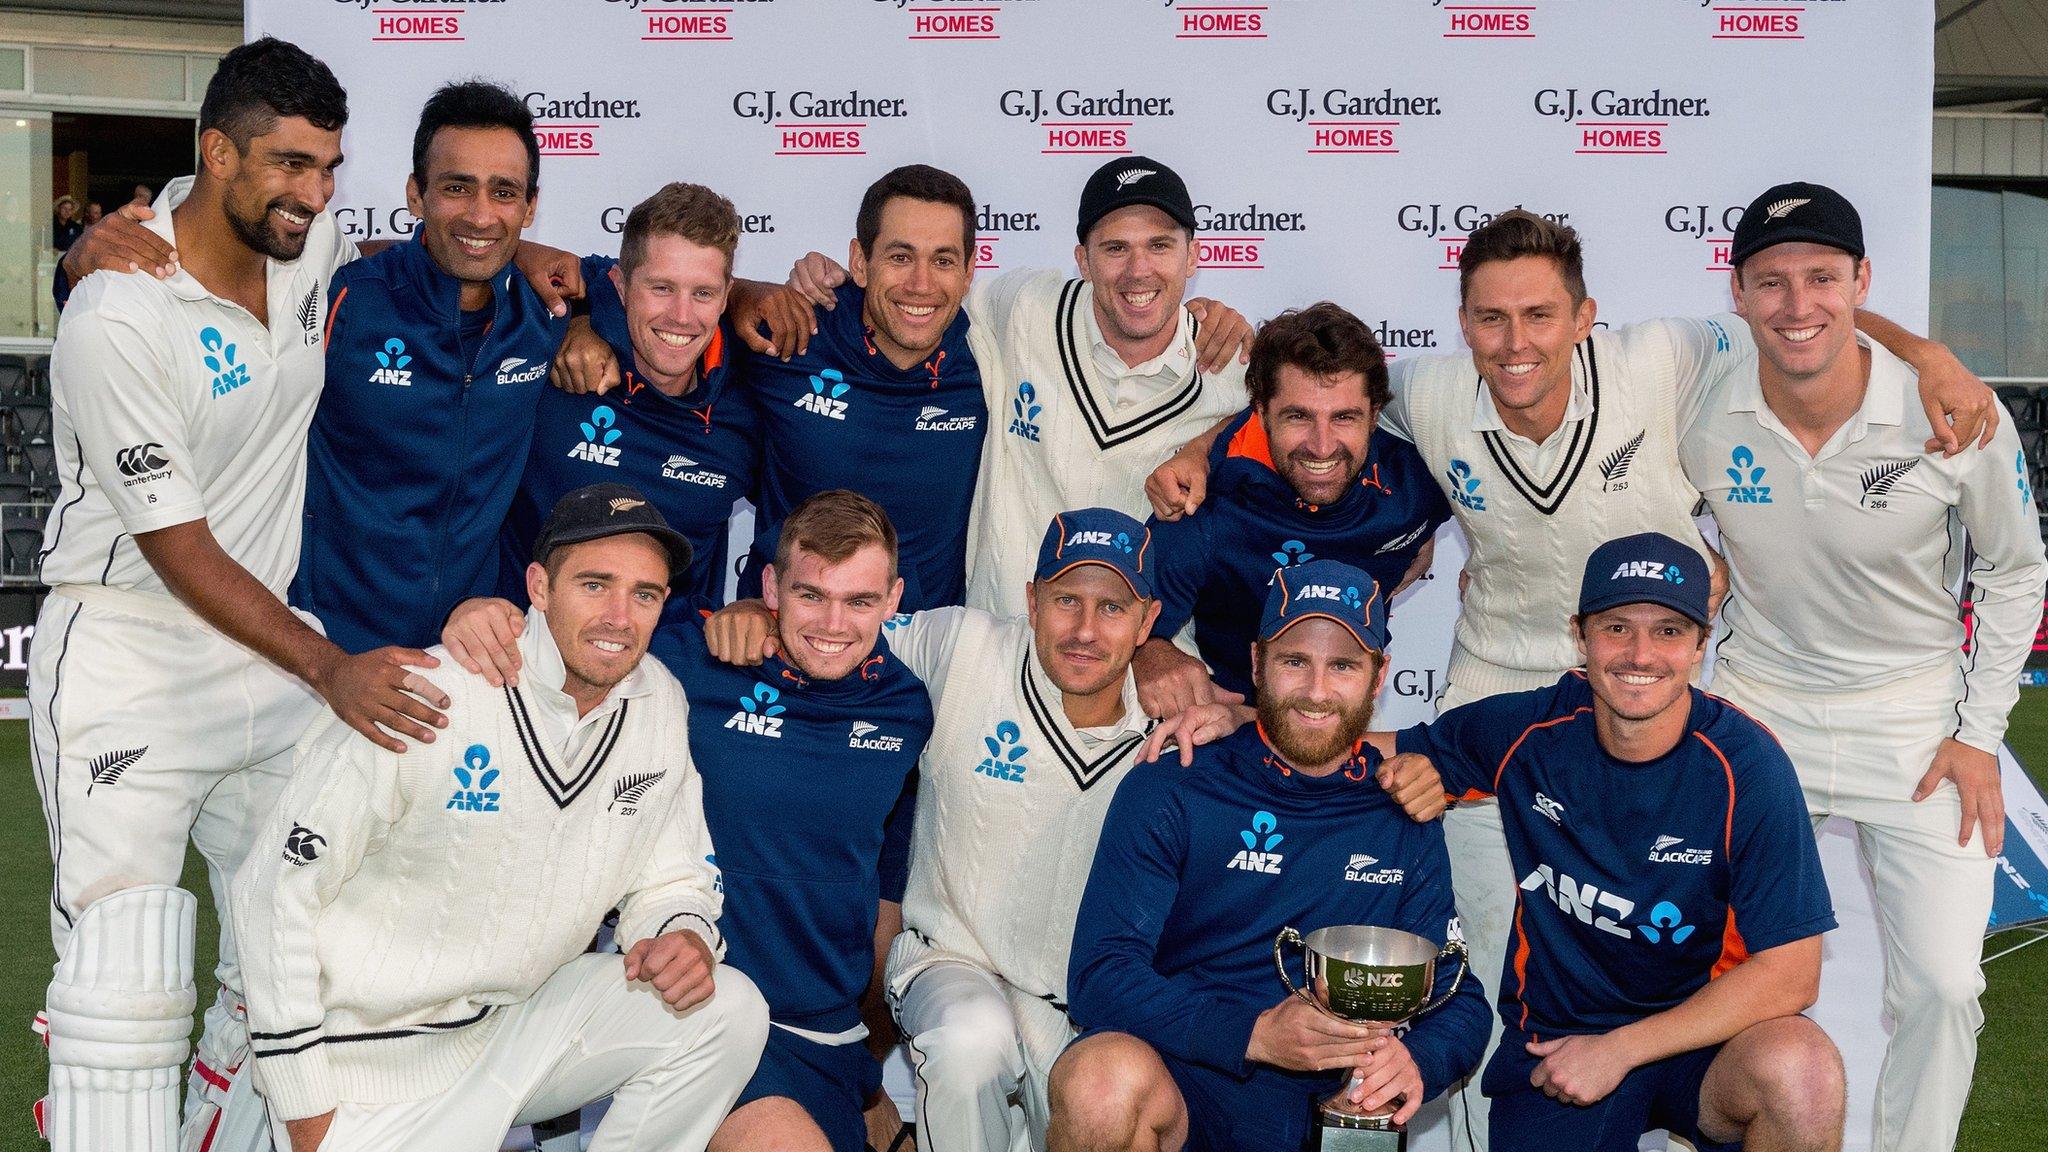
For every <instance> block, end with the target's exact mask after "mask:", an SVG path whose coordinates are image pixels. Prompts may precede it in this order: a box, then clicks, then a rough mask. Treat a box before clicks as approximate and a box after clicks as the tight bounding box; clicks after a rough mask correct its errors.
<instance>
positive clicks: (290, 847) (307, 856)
mask: <svg viewBox="0 0 2048 1152" xmlns="http://www.w3.org/2000/svg"><path fill="white" fill-rule="evenodd" d="M326 848H327V837H325V836H322V835H321V834H319V833H318V832H315V831H313V830H312V829H311V828H308V827H306V826H305V825H304V824H293V825H292V830H291V831H290V832H289V833H288V834H286V836H285V838H284V862H285V863H287V864H291V865H294V866H296V867H299V868H304V867H305V866H306V865H308V864H311V863H312V862H313V861H315V860H318V859H319V858H320V853H321V852H322V851H324V850H325V849H326Z"/></svg>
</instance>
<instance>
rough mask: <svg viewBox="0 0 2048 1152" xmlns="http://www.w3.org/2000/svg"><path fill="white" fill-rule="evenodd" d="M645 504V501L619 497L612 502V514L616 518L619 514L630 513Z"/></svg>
mask: <svg viewBox="0 0 2048 1152" xmlns="http://www.w3.org/2000/svg"><path fill="white" fill-rule="evenodd" d="M646 503H647V501H645V500H635V499H633V498H632V497H630V496H619V497H616V498H614V499H613V500H612V514H613V515H614V516H616V515H618V514H619V513H621V512H630V511H632V510H633V509H635V508H639V507H641V506H643V505H645V504H646Z"/></svg>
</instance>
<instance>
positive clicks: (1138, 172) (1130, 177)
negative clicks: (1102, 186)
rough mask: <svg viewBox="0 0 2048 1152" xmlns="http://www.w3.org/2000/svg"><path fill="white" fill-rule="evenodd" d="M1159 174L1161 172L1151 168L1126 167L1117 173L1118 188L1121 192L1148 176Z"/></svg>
mask: <svg viewBox="0 0 2048 1152" xmlns="http://www.w3.org/2000/svg"><path fill="white" fill-rule="evenodd" d="M1157 175H1159V173H1158V172H1156V171H1154V170H1152V169H1150V168H1126V169H1124V170H1123V171H1121V172H1119V173H1117V174H1116V190H1117V191H1119V192H1121V191H1123V190H1124V189H1126V188H1128V187H1130V186H1131V185H1133V184H1136V183H1137V182H1138V181H1140V180H1143V179H1144V178H1145V177H1147V176H1157Z"/></svg>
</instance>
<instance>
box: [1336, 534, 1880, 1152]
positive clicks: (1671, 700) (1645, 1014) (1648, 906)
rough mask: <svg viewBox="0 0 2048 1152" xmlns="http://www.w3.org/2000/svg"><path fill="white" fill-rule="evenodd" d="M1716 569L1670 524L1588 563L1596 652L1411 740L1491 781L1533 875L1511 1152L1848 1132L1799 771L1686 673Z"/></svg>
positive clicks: (1514, 986) (1778, 1145)
mask: <svg viewBox="0 0 2048 1152" xmlns="http://www.w3.org/2000/svg"><path fill="white" fill-rule="evenodd" d="M1707 574H1708V569H1707V562H1706V559H1705V558H1704V557H1703V556H1701V555H1700V553H1699V552H1698V551H1697V550H1695V549H1693V548H1690V547H1687V546H1686V545H1684V544H1681V543H1679V542H1678V541H1676V540H1673V539H1672V538H1670V537H1668V536H1664V535H1661V534H1659V533H1654V532H1646V533H1642V534H1640V535H1635V536H1628V537H1624V538H1622V539H1619V540H1611V541H1609V542H1607V543H1606V544H1603V545H1601V546H1600V547H1599V548H1598V549H1596V550H1595V551H1594V552H1593V554H1592V556H1591V558H1590V559H1588V560H1587V562H1586V571H1585V576H1584V579H1583V580H1582V582H1581V584H1580V589H1579V611H1578V613H1577V615H1576V616H1575V617H1574V618H1573V621H1572V623H1573V625H1574V630H1575V632H1576V634H1577V636H1578V643H1579V648H1580V651H1581V652H1582V654H1583V655H1584V657H1585V662H1586V663H1585V668H1584V669H1583V670H1577V669H1575V670H1573V671H1571V672H1567V673H1566V674H1565V675H1564V676H1563V677H1562V678H1561V679H1559V680H1558V682H1557V683H1556V684H1554V685H1552V686H1551V687H1548V688H1541V689H1537V690H1535V691H1532V692H1515V693H1508V694H1505V695H1499V696H1492V697H1489V698H1487V699H1485V700H1480V701H1477V702H1475V703H1472V704H1467V705H1465V706H1463V707H1459V708H1453V709H1451V710H1450V711H1448V712H1446V713H1444V715H1443V716H1442V717H1440V718H1439V719H1438V720H1437V721H1436V722H1435V723H1433V724H1429V725H1421V726H1417V727H1414V728H1410V729H1408V730H1406V731H1403V732H1402V733H1400V734H1399V736H1398V738H1396V737H1394V736H1393V735H1392V734H1391V733H1375V734H1374V735H1373V736H1372V737H1371V739H1372V741H1373V742H1374V743H1376V744H1377V745H1378V746H1379V747H1380V748H1381V749H1382V750H1383V751H1391V750H1392V749H1394V748H1395V747H1398V748H1399V750H1400V751H1403V752H1419V753H1422V754H1424V755H1427V756H1428V757H1429V758H1430V760H1431V761H1432V762H1433V763H1434V764H1435V765H1436V767H1437V770H1438V771H1439V772H1440V773H1441V774H1442V775H1443V779H1444V787H1445V789H1446V791H1448V792H1450V793H1451V794H1453V795H1462V796H1465V797H1479V796H1496V797H1498V798H1499V800H1500V811H1501V816H1502V823H1503V824H1504V826H1505V828H1506V832H1507V841H1508V856H1509V859H1510V860H1511V861H1512V863H1513V866H1514V876H1515V879H1516V881H1517V889H1516V892H1515V916H1514V929H1513V935H1512V937H1511V939H1510V941H1509V952H1508V956H1509V959H1508V961H1507V963H1506V964H1505V965H1504V970H1503V972H1502V973H1501V987H1500V996H1499V1003H1500V1014H1501V1018H1502V1022H1503V1023H1504V1024H1505V1025H1506V1034H1505V1036H1504V1037H1503V1039H1502V1041H1501V1044H1500V1047H1499V1048H1498V1049H1497V1050H1496V1051H1495V1053H1494V1056H1493V1059H1492V1061H1491V1062H1490V1063H1489V1064H1488V1065H1487V1068H1486V1073H1485V1077H1484V1089H1485V1092H1486V1095H1487V1096H1489V1097H1491V1098H1492V1101H1493V1108H1492V1138H1493V1147H1494V1148H1495V1149H1496V1150H1497V1152H1522V1150H1525V1149H1526V1150H1530V1152H1536V1150H1549V1149H1556V1148H1571V1149H1573V1150H1574V1152H1623V1150H1627V1152H1633V1150H1634V1149H1635V1147H1636V1145H1637V1142H1638V1139H1639V1138H1640V1137H1641V1135H1642V1134H1643V1133H1644V1132H1646V1131H1650V1130H1653V1129H1657V1128H1664V1129H1668V1130H1670V1131H1672V1132H1674V1133H1676V1134H1678V1135H1681V1136H1684V1137H1686V1138H1687V1139H1690V1140H1691V1141H1693V1142H1694V1144H1695V1145H1696V1146H1697V1147H1699V1148H1700V1149H1702V1150H1709V1149H1724V1148H1734V1147H1737V1146H1741V1147H1746V1148H1749V1149H1797V1150H1832V1149H1838V1148H1840V1147H1841V1145H1842V1113H1843V1080H1842V1063H1841V1058H1840V1056H1839V1054H1838V1053H1837V1052H1836V1051H1835V1048H1834V1045H1833V1044H1832V1043H1830V1042H1829V1040H1828V1038H1827V1036H1826V1035H1825V1034H1824V1033H1822V1031H1821V1030H1820V1027H1819V1026H1818V1025H1817V1024H1815V1023H1814V1022H1813V1021H1811V1020H1809V1019H1807V1018H1806V1017H1804V1016H1801V1015H1799V1013H1800V1012H1801V1011H1803V1010H1804V1009H1805V1008H1807V1007H1808V1006H1809V1005H1811V1004H1812V1003H1813V1001H1814V998H1815V997H1816V996H1817V995H1818V994H1819V991H1820V959H1821V934H1822V933H1824V932H1827V931H1828V930H1830V929H1832V928H1833V927H1834V926H1835V917H1834V911H1833V908H1832V907H1831V905H1830V904H1829V901H1828V892H1827V882H1826V880H1825V879H1824V878H1823V876H1822V874H1821V868H1820V857H1819V854H1818V852H1817V851H1816V850H1815V848H1814V842H1813V835H1812V832H1811V830H1810V829H1809V827H1808V824H1807V816H1806V804H1805V801H1804V800H1803V799H1802V798H1801V795H1800V791H1799V781H1798V779H1797V777H1796V776H1794V775H1793V771H1792V764H1791V762H1790V761H1789V760H1787V759H1786V757H1785V753H1784V751H1783V750H1782V749H1780V748H1779V747H1778V743H1777V741H1776V740H1775V739H1774V738H1773V737H1772V736H1771V734H1770V733H1769V732H1768V731H1766V730H1765V729H1764V727H1763V726H1762V725H1761V724H1758V723H1757V722H1756V721H1754V720H1752V719H1750V718H1749V717H1748V716H1747V715H1745V714H1744V713H1742V712H1741V711H1739V710H1737V709H1736V708H1734V707H1733V706H1731V705H1729V704H1727V703H1724V702H1723V701H1721V700H1720V699H1718V698H1717V697H1714V696H1710V695H1707V694H1706V693H1704V692H1701V691H1700V690H1699V689H1697V688H1694V687H1692V686H1691V680H1692V678H1693V677H1694V676H1696V675H1697V674H1698V672H1699V665H1700V659H1701V657H1702V656H1703V655H1704V653H1705V651H1706V629H1707V619H1708V612H1707V599H1708V592H1707V584H1708V580H1707Z"/></svg>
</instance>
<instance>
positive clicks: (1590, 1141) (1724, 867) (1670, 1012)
mask: <svg viewBox="0 0 2048 1152" xmlns="http://www.w3.org/2000/svg"><path fill="white" fill-rule="evenodd" d="M1738 264H1739V261H1738ZM1901 398H1903V397H1901ZM1923 431H1924V428H1923ZM1915 436H1916V442H1917V436H1918V433H1915ZM1706 572H1707V562H1706V560H1705V558H1704V557H1703V556H1702V555H1701V554H1700V553H1699V551H1697V550H1696V549H1694V548H1692V547H1690V546H1688V545H1686V544H1683V543H1680V542H1679V541H1678V540H1675V539H1673V538H1671V537H1669V536H1664V535H1660V534H1657V533H1642V534H1639V535H1635V536H1628V537H1624V538H1622V539H1619V540H1614V541H1610V542H1608V543H1605V544H1602V545H1601V546H1600V547H1599V548H1597V549H1595V550H1594V552H1593V554H1592V556H1591V557H1590V558H1589V559H1588V560H1587V561H1586V568H1585V573H1584V576H1583V577H1582V578H1581V580H1580V583H1579V602H1578V612H1577V614H1576V615H1575V616H1573V617H1572V621H1571V622H1572V625H1573V631H1574V633H1575V634H1576V635H1577V637H1578V642H1579V648H1580V651H1581V653H1582V654H1583V656H1584V657H1585V668H1584V670H1583V671H1578V670H1574V671H1571V672H1567V673H1566V674H1565V675H1564V676H1563V677H1561V678H1560V679H1559V680H1558V681H1557V683H1555V684H1553V685H1551V686H1550V687H1548V688H1539V689H1536V690H1534V691H1529V692H1513V693H1506V694H1498V695H1494V696H1491V697H1489V698H1487V699H1485V700H1481V701H1479V702H1477V703H1473V704H1467V705H1465V706H1463V707H1459V708H1452V709H1450V710H1449V711H1447V712H1445V713H1444V714H1443V716H1442V717H1440V718H1439V719H1438V720H1437V721H1436V722H1435V723H1433V724H1428V725H1418V726H1416V727H1414V728H1410V729H1408V730H1406V731H1404V732H1402V733H1400V735H1399V736H1398V737H1395V736H1394V735H1393V734H1392V733H1376V734H1374V736H1373V737H1372V739H1373V740H1374V741H1375V742H1376V743H1377V744H1378V746H1379V747H1380V748H1381V749H1382V750H1383V751H1385V750H1391V749H1393V748H1395V747H1398V748H1399V750H1400V751H1403V752H1417V753H1422V754H1424V755H1426V756H1428V757H1429V758H1430V760H1431V762H1432V763H1434V764H1435V765H1436V767H1437V769H1438V771H1439V772H1441V773H1442V775H1443V780H1444V784H1445V787H1446V789H1447V790H1448V791H1450V792H1451V793H1452V794H1454V795H1460V796H1467V797H1469V796H1478V795H1487V796H1496V797H1498V798H1499V801H1500V808H1499V810H1500V813H1501V817H1502V823H1503V824H1504V825H1505V826H1506V829H1507V840H1508V852H1509V857H1510V859H1512V861H1513V871H1512V872H1511V873H1510V874H1509V876H1508V877H1507V879H1510V880H1511V881H1512V882H1514V884H1515V888H1514V892H1515V914H1514V934H1513V941H1512V942H1513V953H1512V954H1513V956H1514V960H1513V962H1512V963H1510V964H1505V965H1503V967H1502V969H1501V976H1500V980H1501V984H1500V995H1499V1003H1500V1017H1501V1020H1502V1022H1503V1023H1504V1024H1506V1026H1507V1031H1506V1034H1505V1035H1504V1037H1503V1038H1502V1041H1501V1044H1500V1047H1499V1048H1498V1049H1497V1050H1496V1051H1495V1053H1494V1055H1493V1058H1492V1060H1491V1061H1490V1062H1489V1063H1488V1064H1487V1067H1486V1074H1485V1077H1484V1081H1483V1087H1484V1090H1485V1092H1486V1094H1487V1095H1488V1096H1489V1097H1491V1098H1492V1100H1493V1107H1492V1126H1491V1127H1492V1139H1493V1146H1494V1147H1495V1148H1499V1149H1502V1150H1504V1152H1551V1150H1554V1149H1559V1148H1569V1149H1574V1150H1578V1152H1634V1149H1635V1148H1636V1145H1637V1142H1638V1140H1639V1139H1640V1138H1641V1136H1642V1134H1643V1133H1644V1132H1646V1131H1649V1130H1651V1129H1656V1128H1664V1129H1668V1130H1669V1131H1671V1132H1673V1133H1675V1134H1677V1135H1680V1136H1683V1137H1685V1138H1686V1139H1688V1140H1689V1141H1691V1142H1692V1144H1693V1145H1694V1146H1696V1147H1698V1148H1700V1149H1702V1150H1703V1152H1705V1150H1708V1149H1732V1148H1734V1147H1737V1146H1741V1147H1747V1148H1752V1149H1759V1150H1761V1149H1772V1150H1783V1152H1832V1150H1834V1149H1839V1148H1840V1147H1841V1146H1842V1108H1843V1091H1844V1089H1843V1079H1842V1061H1841V1056H1840V1055H1839V1054H1838V1053H1837V1052H1836V1051H1835V1047H1834V1045H1833V1044H1832V1043H1830V1042H1829V1041H1828V1038H1827V1036H1826V1034H1825V1033H1823V1032H1822V1031H1821V1030H1820V1026H1819V1025H1817V1024H1815V1023H1814V1022H1813V1021H1812V1020H1809V1019H1807V1018H1806V1017H1804V1016H1801V1015H1799V1013H1800V1012H1801V1011H1803V1010H1804V1009H1806V1008H1807V1007H1808V1006H1810V1005H1811V1004H1812V1003H1813V1001H1814V998H1815V997H1816V996H1818V995H1819V993H1820V960H1821V934H1822V933H1824V932H1827V931H1828V930H1830V929H1832V928H1833V927H1834V926H1835V917H1834V911H1833V909H1832V908H1831V907H1830V906H1829V902H1828V891H1827V881H1826V879H1825V878H1824V877H1823V876H1822V874H1821V867H1820V854H1819V853H1818V852H1817V851H1816V850H1815V848H1814V842H1813V835H1812V833H1811V831H1810V830H1809V829H1808V827H1807V822H1806V805H1805V803H1804V802H1803V801H1802V800H1801V799H1800V795H1799V780H1798V777H1797V776H1795V775H1794V774H1793V770H1792V765H1791V762H1790V761H1788V760H1787V759H1786V758H1785V753H1784V751H1783V750H1782V749H1781V748H1779V747H1778V743H1777V741H1776V740H1775V739H1773V738H1772V736H1771V734H1770V732H1768V731H1767V730H1765V728H1764V726H1763V725H1761V724H1759V723H1757V722H1756V721H1755V720H1752V719H1750V718H1749V716H1747V715H1746V714H1744V713H1743V712H1742V711H1741V710H1739V709H1737V708H1735V707H1733V706H1732V705H1730V704H1728V703H1726V702H1724V701H1722V700H1720V699H1718V698H1716V697H1713V696H1709V695H1707V694H1706V693H1704V692H1701V691H1700V690H1699V689H1697V688H1694V687H1692V686H1691V681H1692V679H1693V678H1694V677H1695V676H1697V675H1698V673H1699V670H1700V660H1701V658H1702V657H1703V656H1704V655H1705V653H1706V643H1707V620H1708V611H1707V601H1708V593H1707V583H1706V579H1705V577H1706ZM2036 607H2037V609H2038V603H2037V605H2036ZM1970 931H1971V938H1972V939H1975V937H1976V935H1977V934H1979V933H1981V931H1982V929H1981V926H1979V927H1973V928H1971V930H1970ZM1489 975H1491V973H1489ZM1930 1147H1931V1146H1930Z"/></svg>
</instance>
